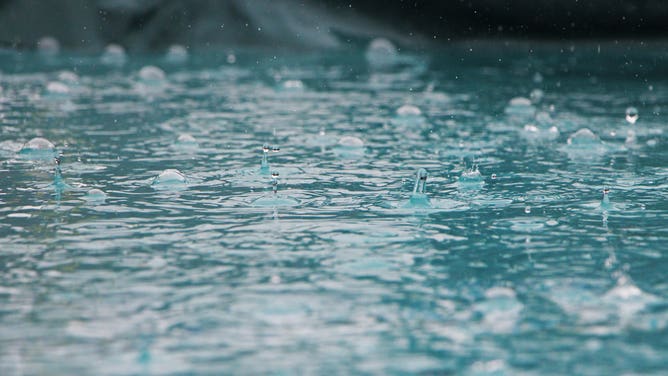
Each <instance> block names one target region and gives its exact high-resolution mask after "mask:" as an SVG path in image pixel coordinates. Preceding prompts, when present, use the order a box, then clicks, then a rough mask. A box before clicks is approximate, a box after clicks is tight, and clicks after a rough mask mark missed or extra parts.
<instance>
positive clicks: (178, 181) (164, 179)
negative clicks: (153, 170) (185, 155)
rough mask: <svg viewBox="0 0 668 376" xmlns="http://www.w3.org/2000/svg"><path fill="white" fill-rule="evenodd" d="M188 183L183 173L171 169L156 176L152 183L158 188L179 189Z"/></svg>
mask: <svg viewBox="0 0 668 376" xmlns="http://www.w3.org/2000/svg"><path fill="white" fill-rule="evenodd" d="M187 183H188V179H186V177H185V175H183V174H182V173H181V171H179V170H176V169H173V168H169V169H167V170H165V171H163V172H161V173H160V175H158V176H156V177H155V178H154V179H153V182H152V183H151V184H152V185H153V186H154V187H156V188H161V187H164V188H178V187H182V186H185V185H186V184H187Z"/></svg>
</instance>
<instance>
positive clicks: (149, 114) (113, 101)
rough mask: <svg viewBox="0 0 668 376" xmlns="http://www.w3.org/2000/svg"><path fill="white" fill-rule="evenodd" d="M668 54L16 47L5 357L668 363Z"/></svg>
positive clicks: (232, 367) (625, 369)
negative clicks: (105, 55) (40, 50)
mask: <svg viewBox="0 0 668 376" xmlns="http://www.w3.org/2000/svg"><path fill="white" fill-rule="evenodd" d="M664 51H665V48H662V47H661V46H658V47H657V46H650V45H628V46H625V45H614V44H609V45H604V46H603V47H601V46H599V45H596V44H585V43H583V44H576V45H574V46H568V45H567V46H557V45H547V46H543V47H541V48H538V49H534V48H530V47H529V46H525V45H522V44H517V45H512V46H506V47H503V46H502V45H500V44H494V45H487V44H479V43H472V44H470V45H457V46H454V47H450V48H447V49H445V50H443V51H438V52H433V53H430V54H416V53H412V54H411V53H407V52H403V53H402V54H401V56H400V57H401V58H400V59H395V61H393V62H391V64H377V60H378V58H377V57H373V56H372V57H369V56H368V54H367V57H366V58H365V55H364V51H363V50H359V51H357V52H355V53H346V54H316V53H296V54H285V53H284V54H280V55H274V54H270V53H262V52H237V54H236V55H231V54H229V53H213V52H210V53H201V54H192V55H191V56H190V57H189V60H188V61H182V60H183V59H181V60H179V61H173V59H169V60H166V59H165V58H164V57H163V56H134V55H132V54H129V55H128V56H127V59H126V60H122V59H121V60H111V62H110V61H106V62H103V61H101V60H100V58H99V56H97V55H67V54H61V55H57V56H43V55H37V54H32V53H27V52H24V53H18V52H8V51H5V52H0V87H1V88H2V89H1V90H2V91H0V124H1V127H0V161H1V164H0V218H1V219H2V220H1V222H0V374H2V375H37V374H59V375H60V374H62V375H65V374H82V375H83V374H90V375H190V374H221V373H222V374H276V375H291V374H470V375H518V374H526V375H546V374H578V375H601V374H608V375H610V374H620V373H628V374H633V373H643V374H662V373H663V371H665V369H666V367H668V340H667V339H668V280H667V279H666V273H665V271H666V268H667V267H668V259H667V256H666V251H668V246H666V244H667V241H668V204H667V203H666V192H667V188H668V147H666V142H667V141H668V140H667V137H666V133H665V132H666V120H667V118H666V113H665V111H666V103H668V79H667V78H666V77H667V76H666V74H665V68H664V67H665V66H666V54H665V52H664ZM381 57H382V56H381ZM370 63H371V64H372V66H370ZM149 65H153V66H157V67H159V68H160V69H161V70H162V71H161V70H160V69H157V70H156V69H148V70H147V69H144V70H142V68H143V67H146V66H149ZM63 71H68V72H70V73H68V74H62V72H63ZM140 71H141V72H142V73H141V74H140ZM162 72H164V76H163V75H162V74H161V73H162ZM72 73H74V75H73V74H72ZM537 89H539V90H540V91H537ZM514 98H525V99H514ZM511 101H512V103H511ZM402 106H403V107H402ZM628 107H635V108H636V109H637V112H638V118H637V121H635V123H634V124H631V123H632V121H633V120H635V118H633V114H632V113H631V114H630V116H631V118H632V119H631V121H627V120H626V119H625V116H626V115H625V113H626V110H627V108H628ZM400 108H401V110H399V109H400ZM583 128H587V129H589V130H590V131H584V130H583V131H579V130H581V129H583ZM578 131H579V132H578ZM576 132H577V133H576ZM629 132H630V133H629ZM35 137H42V138H45V139H46V140H48V141H49V142H51V143H52V144H53V148H52V149H51V148H50V145H48V143H44V142H43V141H37V143H38V144H39V145H37V146H35V147H46V148H47V149H35V148H33V149H32V150H28V149H26V147H25V146H24V145H25V144H26V143H27V142H29V141H30V140H31V139H33V138H35ZM264 144H267V148H266V154H267V155H266V157H267V163H266V165H264V166H263V165H262V163H261V162H262V159H263V155H264V153H265V151H264V150H263V145H264ZM33 146H34V145H33ZM22 148H23V149H22ZM279 149H280V150H279ZM55 157H58V158H59V160H60V164H59V165H57V164H56V163H55V161H54V158H55ZM420 168H424V169H425V170H427V172H428V177H427V180H426V181H423V182H419V184H416V182H415V179H416V176H419V175H418V174H417V171H418V169H420ZM170 169H174V170H176V171H166V170H170ZM58 171H60V172H58ZM273 172H275V174H274V175H273V176H272V173H273ZM423 185H424V186H423ZM606 188H607V189H608V193H607V194H605V197H604V193H603V191H604V189H606ZM93 189H96V190H93ZM91 190H93V191H91ZM274 190H275V191H276V192H275V193H274Z"/></svg>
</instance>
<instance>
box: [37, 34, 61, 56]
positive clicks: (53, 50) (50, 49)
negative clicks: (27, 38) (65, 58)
mask: <svg viewBox="0 0 668 376" xmlns="http://www.w3.org/2000/svg"><path fill="white" fill-rule="evenodd" d="M37 51H39V53H40V54H42V55H48V56H53V55H57V54H58V52H60V42H58V40H57V39H56V38H54V37H51V36H45V37H42V38H41V39H40V40H38V41H37Z"/></svg>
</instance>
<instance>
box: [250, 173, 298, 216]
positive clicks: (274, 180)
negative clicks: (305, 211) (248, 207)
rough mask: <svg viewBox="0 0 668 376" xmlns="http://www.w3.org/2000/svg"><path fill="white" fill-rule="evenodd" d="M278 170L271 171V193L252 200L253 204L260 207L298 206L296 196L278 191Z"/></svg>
mask: <svg viewBox="0 0 668 376" xmlns="http://www.w3.org/2000/svg"><path fill="white" fill-rule="evenodd" d="M278 176H279V174H278V171H276V170H274V171H272V172H271V193H270V194H269V195H265V196H262V197H260V198H258V199H256V200H255V201H253V202H252V205H253V206H259V207H279V206H297V205H299V201H298V200H297V199H295V198H292V197H288V196H283V195H281V194H279V193H278V183H279V181H278Z"/></svg>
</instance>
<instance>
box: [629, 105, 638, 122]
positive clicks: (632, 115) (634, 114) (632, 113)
mask: <svg viewBox="0 0 668 376" xmlns="http://www.w3.org/2000/svg"><path fill="white" fill-rule="evenodd" d="M626 121H627V122H628V123H629V124H635V123H636V121H638V109H636V108H635V107H629V108H627V109H626Z"/></svg>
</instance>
